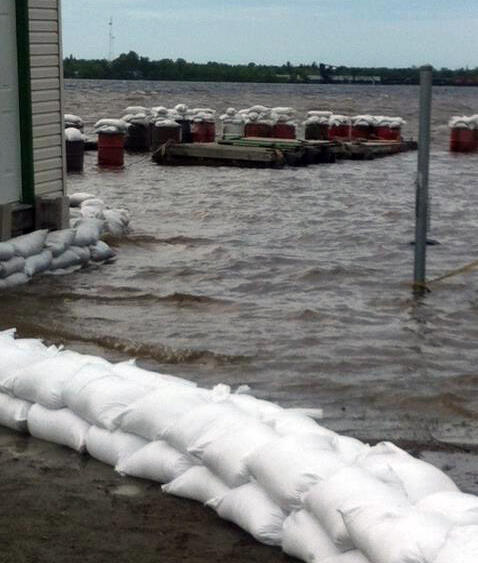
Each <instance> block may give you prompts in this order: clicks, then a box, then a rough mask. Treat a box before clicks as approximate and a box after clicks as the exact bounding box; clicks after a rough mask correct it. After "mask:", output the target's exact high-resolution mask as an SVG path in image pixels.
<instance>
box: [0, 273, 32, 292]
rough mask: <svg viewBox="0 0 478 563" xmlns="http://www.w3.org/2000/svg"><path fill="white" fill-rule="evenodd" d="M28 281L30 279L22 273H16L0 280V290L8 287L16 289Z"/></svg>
mask: <svg viewBox="0 0 478 563" xmlns="http://www.w3.org/2000/svg"><path fill="white" fill-rule="evenodd" d="M29 281H30V278H29V277H28V276H27V275H26V274H25V273H24V272H17V273H16V274H12V275H11V276H8V278H5V279H3V280H1V279H0V289H8V288H10V287H17V286H19V285H24V284H26V283H28V282H29Z"/></svg>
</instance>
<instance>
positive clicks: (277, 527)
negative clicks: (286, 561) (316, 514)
mask: <svg viewBox="0 0 478 563" xmlns="http://www.w3.org/2000/svg"><path fill="white" fill-rule="evenodd" d="M207 504H208V506H211V507H212V508H214V509H215V510H216V512H217V513H218V514H219V516H220V517H221V518H224V519H225V520H229V521H231V522H234V523H235V524H237V525H238V526H240V527H241V528H242V529H243V530H246V532H249V533H250V534H251V535H252V536H253V537H254V538H255V539H256V540H257V541H260V542H262V543H265V544H267V545H280V543H281V539H282V526H283V524H284V520H285V516H286V515H285V513H284V512H283V511H282V510H281V508H280V507H279V506H277V504H275V503H274V502H273V501H272V500H271V499H270V498H269V497H268V496H267V494H266V493H265V492H264V491H263V490H262V489H261V487H260V486H259V485H258V484H257V483H248V484H247V485H242V487H238V488H237V489H232V490H231V491H230V492H228V493H226V494H225V495H224V496H223V497H222V498H216V499H213V500H211V501H209V502H208V503H207Z"/></svg>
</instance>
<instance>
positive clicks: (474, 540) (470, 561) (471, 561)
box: [433, 526, 478, 563]
mask: <svg viewBox="0 0 478 563" xmlns="http://www.w3.org/2000/svg"><path fill="white" fill-rule="evenodd" d="M477 561H478V526H455V527H454V528H452V530H451V531H450V533H449V534H448V537H447V538H446V542H445V545H444V546H443V547H442V549H441V550H440V551H439V553H438V556H437V558H436V559H435V560H434V561H433V563H476V562H477Z"/></svg>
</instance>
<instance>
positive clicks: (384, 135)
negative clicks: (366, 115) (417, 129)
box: [377, 125, 402, 141]
mask: <svg viewBox="0 0 478 563" xmlns="http://www.w3.org/2000/svg"><path fill="white" fill-rule="evenodd" d="M377 137H378V138H379V139H380V140H382V141H400V139H401V138H402V130H401V128H400V127H388V126H387V125H379V126H378V127H377Z"/></svg>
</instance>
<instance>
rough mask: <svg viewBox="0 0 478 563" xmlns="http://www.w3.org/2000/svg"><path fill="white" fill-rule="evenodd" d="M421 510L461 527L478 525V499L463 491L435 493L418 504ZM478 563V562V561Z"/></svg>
mask: <svg viewBox="0 0 478 563" xmlns="http://www.w3.org/2000/svg"><path fill="white" fill-rule="evenodd" d="M416 507H417V508H418V509H419V510H425V511H428V512H436V513H438V514H442V515H443V516H446V517H447V518H448V519H449V520H451V521H452V522H453V523H454V524H459V525H461V526H465V525H471V524H474V525H478V497H477V496H475V495H467V494H466V493H462V492H461V491H456V492H455V491H445V492H441V493H434V494H433V495H429V496H428V497H425V498H423V499H422V500H420V501H419V502H417V504H416ZM477 561H478V560H477Z"/></svg>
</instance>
